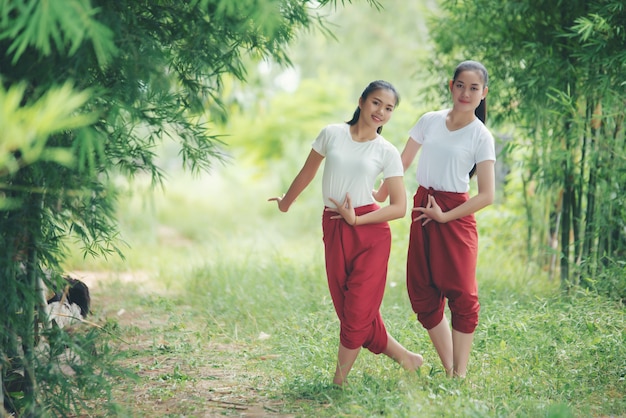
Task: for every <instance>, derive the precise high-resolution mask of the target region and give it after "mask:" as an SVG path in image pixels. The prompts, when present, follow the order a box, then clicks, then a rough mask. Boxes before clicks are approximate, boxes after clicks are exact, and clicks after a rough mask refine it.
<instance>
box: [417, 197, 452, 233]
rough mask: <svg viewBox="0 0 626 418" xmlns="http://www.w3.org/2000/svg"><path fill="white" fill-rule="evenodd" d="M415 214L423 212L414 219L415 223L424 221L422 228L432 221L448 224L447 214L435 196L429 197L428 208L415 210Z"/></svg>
mask: <svg viewBox="0 0 626 418" xmlns="http://www.w3.org/2000/svg"><path fill="white" fill-rule="evenodd" d="M413 212H418V213H419V212H421V214H420V215H419V216H418V217H417V218H414V219H413V221H414V222H415V221H419V220H423V222H422V226H424V225H426V224H427V223H428V222H430V221H437V222H439V223H446V220H445V214H444V212H443V211H442V210H441V207H440V206H439V204H437V201H436V200H435V197H434V196H433V195H428V204H426V207H425V208H424V207H419V208H413Z"/></svg>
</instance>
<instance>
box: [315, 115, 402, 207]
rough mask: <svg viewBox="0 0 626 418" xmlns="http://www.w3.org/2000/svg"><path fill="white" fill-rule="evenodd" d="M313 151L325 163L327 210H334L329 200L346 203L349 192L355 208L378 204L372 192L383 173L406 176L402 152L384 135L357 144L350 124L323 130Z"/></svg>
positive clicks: (324, 186)
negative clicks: (322, 158)
mask: <svg viewBox="0 0 626 418" xmlns="http://www.w3.org/2000/svg"><path fill="white" fill-rule="evenodd" d="M313 149H314V150H315V151H316V152H318V153H319V154H320V155H323V156H324V157H325V160H326V161H325V163H324V174H323V177H322V195H323V198H324V205H326V206H327V207H331V208H334V207H335V205H334V204H333V203H332V202H331V201H330V200H329V199H328V198H329V197H332V198H333V199H335V200H336V201H337V202H343V201H344V199H345V198H346V193H350V199H351V200H352V206H353V207H355V208H356V207H359V206H364V205H369V204H372V203H375V201H374V198H373V197H372V190H373V189H374V182H375V181H376V178H377V177H378V176H379V175H380V174H381V173H382V174H383V177H384V178H388V177H397V176H403V175H404V170H403V168H402V160H401V159H400V153H399V152H398V149H397V148H396V147H395V146H394V145H393V144H391V143H390V142H388V141H387V140H386V139H385V138H383V137H382V136H381V135H377V136H376V138H375V139H372V140H371V141H366V142H357V141H355V140H353V139H352V135H351V134H350V125H348V124H347V123H337V124H331V125H328V126H326V127H325V128H324V129H322V131H321V132H320V133H319V135H318V136H317V139H315V141H314V142H313Z"/></svg>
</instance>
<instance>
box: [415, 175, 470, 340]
mask: <svg viewBox="0 0 626 418" xmlns="http://www.w3.org/2000/svg"><path fill="white" fill-rule="evenodd" d="M428 195H432V196H434V197H435V200H436V201H437V203H438V204H439V206H441V209H442V210H443V211H444V212H446V211H449V210H451V209H453V208H455V207H457V206H459V205H460V204H462V203H463V202H465V201H466V200H468V199H469V195H468V193H451V192H440V191H436V190H433V189H432V188H431V189H426V188H424V187H419V188H418V189H417V192H416V193H415V196H414V198H413V203H414V206H413V207H414V208H415V207H426V205H427V203H428ZM419 214H420V212H419V211H418V212H413V213H412V215H411V217H412V219H415V218H417V217H418V216H419ZM477 257H478V232H477V230H476V220H475V218H474V215H473V214H472V215H468V216H465V217H463V218H460V219H457V220H454V221H451V222H448V223H445V224H442V223H439V222H436V221H430V222H428V223H427V224H426V225H424V226H422V221H421V220H420V221H413V222H412V223H411V233H410V238H409V249H408V255H407V291H408V293H409V299H410V301H411V306H412V307H413V311H414V312H415V313H417V319H418V320H419V321H420V323H421V324H422V325H423V326H424V328H426V329H431V328H434V327H435V326H437V325H438V324H439V323H440V322H441V321H442V319H443V315H444V309H445V299H446V298H447V299H448V306H449V307H450V312H451V314H452V328H454V329H455V330H457V331H459V332H463V333H472V332H474V330H475V329H476V326H477V325H478V311H479V310H480V304H479V303H478V285H477V283H476V260H477Z"/></svg>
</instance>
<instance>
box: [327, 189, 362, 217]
mask: <svg viewBox="0 0 626 418" xmlns="http://www.w3.org/2000/svg"><path fill="white" fill-rule="evenodd" d="M328 199H329V200H330V201H331V202H333V204H334V205H335V206H336V207H337V208H336V209H332V208H327V209H326V210H327V211H330V212H338V213H339V215H335V216H331V217H330V219H341V218H343V219H344V220H345V221H346V222H347V223H348V224H350V225H354V224H355V223H356V213H355V212H354V208H353V207H352V199H350V194H349V193H346V198H345V200H344V201H343V203H341V204H339V202H337V201H336V200H335V199H333V198H332V197H329V198H328Z"/></svg>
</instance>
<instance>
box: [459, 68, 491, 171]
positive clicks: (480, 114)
mask: <svg viewBox="0 0 626 418" xmlns="http://www.w3.org/2000/svg"><path fill="white" fill-rule="evenodd" d="M463 71H474V72H477V73H479V74H480V75H481V77H482V79H483V89H484V88H485V87H487V85H488V84H489V73H488V72H487V69H486V68H485V66H484V65H482V64H481V63H480V62H478V61H463V62H462V63H460V64H459V65H457V66H456V70H454V77H453V78H452V82H454V81H456V79H457V78H458V77H459V75H460V74H461V73H462V72H463ZM474 114H475V115H476V117H477V118H478V119H480V121H481V122H482V123H486V122H487V98H486V97H485V98H484V99H482V100H481V101H480V104H479V105H478V107H477V108H476V109H475V110H474ZM474 173H476V164H474V167H472V169H471V170H470V172H469V177H470V178H472V177H473V176H474Z"/></svg>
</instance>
